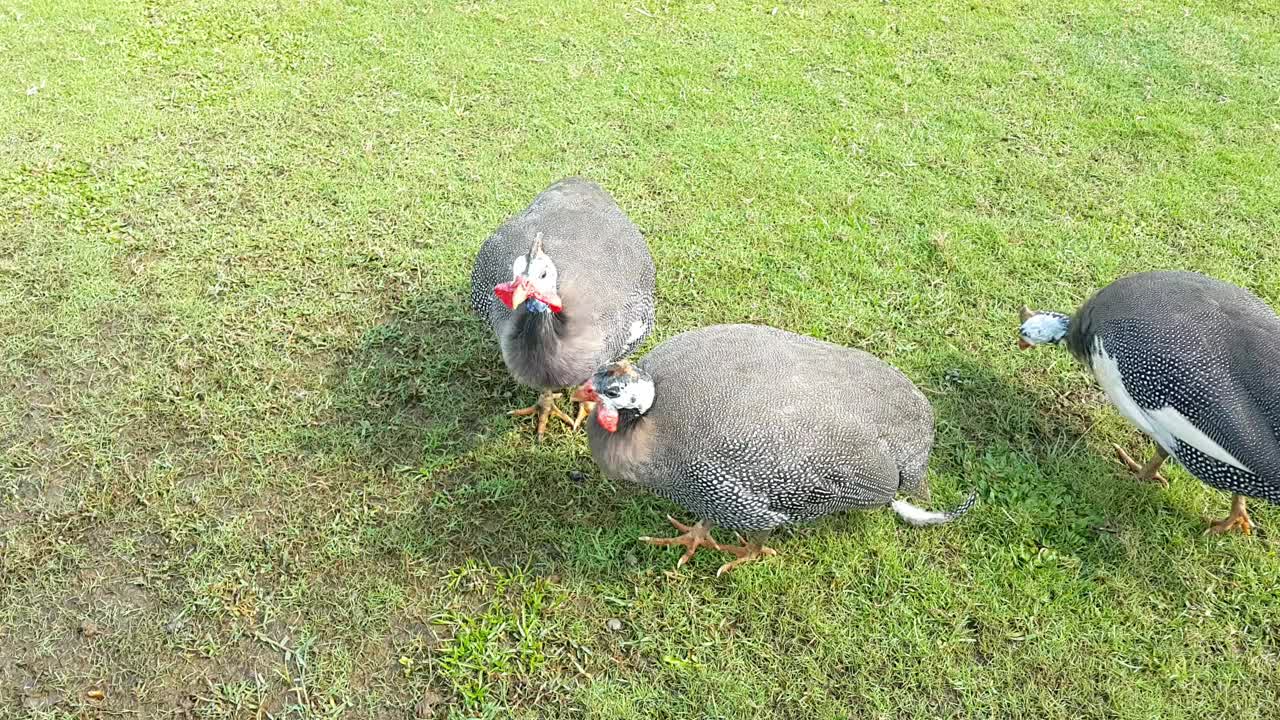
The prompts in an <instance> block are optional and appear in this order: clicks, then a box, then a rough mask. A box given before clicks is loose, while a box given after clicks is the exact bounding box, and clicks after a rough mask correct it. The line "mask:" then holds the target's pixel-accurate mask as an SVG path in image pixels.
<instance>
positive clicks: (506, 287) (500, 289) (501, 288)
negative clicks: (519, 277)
mask: <svg viewBox="0 0 1280 720" xmlns="http://www.w3.org/2000/svg"><path fill="white" fill-rule="evenodd" d="M493 294H494V295H497V296H498V299H499V300H501V301H502V304H503V305H506V306H507V307H509V308H511V309H512V310H515V309H516V306H515V304H514V303H512V302H511V300H512V298H513V297H514V296H515V294H516V284H515V283H514V282H505V283H502V284H501V285H498V286H497V287H495V288H494V289H493Z"/></svg>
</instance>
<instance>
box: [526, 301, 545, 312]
mask: <svg viewBox="0 0 1280 720" xmlns="http://www.w3.org/2000/svg"><path fill="white" fill-rule="evenodd" d="M524 309H525V310H528V311H529V312H531V313H549V312H551V306H549V305H547V304H546V303H544V302H542V301H541V300H539V299H537V298H529V299H528V300H525V301H524Z"/></svg>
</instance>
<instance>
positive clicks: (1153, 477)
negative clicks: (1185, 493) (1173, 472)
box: [1112, 445, 1169, 488]
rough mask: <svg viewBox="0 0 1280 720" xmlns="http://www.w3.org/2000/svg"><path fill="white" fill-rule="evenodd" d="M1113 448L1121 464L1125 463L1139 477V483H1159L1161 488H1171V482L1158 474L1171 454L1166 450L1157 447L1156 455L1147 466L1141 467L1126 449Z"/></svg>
mask: <svg viewBox="0 0 1280 720" xmlns="http://www.w3.org/2000/svg"><path fill="white" fill-rule="evenodd" d="M1112 447H1114V448H1115V449H1116V457H1118V458H1120V462H1122V463H1124V464H1125V467H1128V468H1129V469H1130V470H1132V471H1133V472H1134V474H1136V475H1137V476H1138V480H1139V481H1141V482H1154V483H1159V484H1160V487H1164V488H1167V487H1169V481H1168V480H1165V479H1164V476H1163V475H1161V474H1160V473H1158V472H1156V471H1157V470H1159V469H1160V466H1161V465H1163V464H1164V461H1165V458H1167V457H1169V453H1167V452H1165V451H1164V448H1162V447H1160V446H1159V445H1157V446H1156V454H1155V455H1152V456H1151V459H1150V460H1148V461H1147V464H1146V465H1139V464H1138V461H1137V460H1134V459H1133V458H1131V457H1129V453H1127V452H1125V451H1124V448H1122V447H1120V446H1119V445H1112Z"/></svg>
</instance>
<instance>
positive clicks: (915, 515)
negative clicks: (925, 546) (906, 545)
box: [889, 490, 978, 527]
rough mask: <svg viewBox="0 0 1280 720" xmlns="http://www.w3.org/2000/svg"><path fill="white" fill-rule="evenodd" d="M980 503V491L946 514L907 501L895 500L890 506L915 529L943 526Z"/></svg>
mask: <svg viewBox="0 0 1280 720" xmlns="http://www.w3.org/2000/svg"><path fill="white" fill-rule="evenodd" d="M976 502H978V491H977V490H972V491H970V492H969V497H968V498H966V499H965V501H964V502H962V503H960V505H959V506H958V507H955V508H953V509H951V510H947V511H945V512H934V511H933V510H925V509H924V508H922V507H916V506H915V505H912V504H911V503H909V502H907V501H906V500H894V501H893V502H892V503H890V504H889V507H891V508H893V511H894V512H896V513H898V517H900V518H902V519H903V520H904V521H906V523H907V524H908V525H914V526H915V527H924V526H926V525H942V524H945V523H949V522H951V521H952V520H955V519H956V518H958V517H960V516H961V515H964V514H965V513H967V512H969V509H970V508H972V507H973V505H974V503H976Z"/></svg>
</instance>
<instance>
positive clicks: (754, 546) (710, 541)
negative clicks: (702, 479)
mask: <svg viewBox="0 0 1280 720" xmlns="http://www.w3.org/2000/svg"><path fill="white" fill-rule="evenodd" d="M667 522H669V523H671V524H672V525H674V526H675V528H676V529H677V530H679V531H680V533H681V534H680V535H677V536H676V537H671V538H651V537H642V538H640V541H641V542H647V543H649V544H650V545H680V546H682V547H685V548H687V549H686V550H685V553H684V555H681V556H680V559H679V560H677V561H676V567H680V566H682V565H684V564H685V563H687V562H689V560H690V559H691V558H692V557H693V554H694V553H696V552H697V551H698V548H704V547H705V548H712V549H714V550H719V551H721V552H726V553H729V554H730V555H732V556H734V557H735V558H737V559H736V560H732V561H730V562H727V563H725V564H724V565H721V566H720V569H719V570H717V571H716V576H717V577H718V576H720V575H723V574H725V573H727V572H729V571H730V570H733V569H734V568H736V567H738V566H739V565H741V564H743V563H746V562H750V561H752V560H756V559H759V558H762V557H767V556H770V555H777V554H778V552H777V551H776V550H774V549H773V548H768V547H764V546H763V545H760V544H758V543H748V542H746V541H745V540H743V539H742V536H741V535H739V536H738V541H739V542H741V543H742V545H741V546H739V545H721V544H720V543H718V542H716V540H715V538H713V537H711V528H712V527H713V525H712V524H711V523H710V522H708V521H706V520H699V521H698V523H697V524H695V525H685V524H684V523H682V522H680V521H678V520H676V519H675V518H673V517H671V516H670V515H668V516H667Z"/></svg>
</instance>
